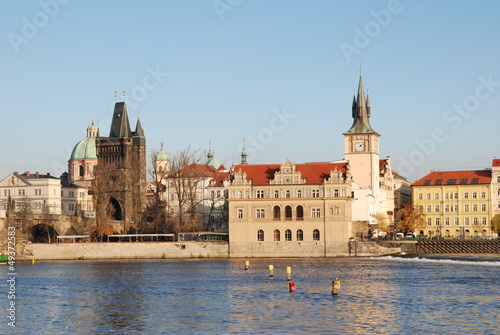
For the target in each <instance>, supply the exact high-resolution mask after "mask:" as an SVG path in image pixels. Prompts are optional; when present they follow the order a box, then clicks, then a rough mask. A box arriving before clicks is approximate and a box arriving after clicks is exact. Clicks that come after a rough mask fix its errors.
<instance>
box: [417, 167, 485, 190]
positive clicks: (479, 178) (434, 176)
mask: <svg viewBox="0 0 500 335" xmlns="http://www.w3.org/2000/svg"><path fill="white" fill-rule="evenodd" d="M439 180H441V181H439ZM436 181H437V183H436ZM489 183H491V170H472V171H435V172H431V173H429V174H428V175H426V176H425V177H422V178H420V179H419V180H417V181H416V182H414V183H413V184H411V186H443V185H474V184H489Z"/></svg>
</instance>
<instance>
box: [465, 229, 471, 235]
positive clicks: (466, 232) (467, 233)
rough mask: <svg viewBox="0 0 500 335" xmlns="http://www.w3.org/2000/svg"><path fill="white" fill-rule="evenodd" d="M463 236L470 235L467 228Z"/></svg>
mask: <svg viewBox="0 0 500 335" xmlns="http://www.w3.org/2000/svg"><path fill="white" fill-rule="evenodd" d="M465 237H470V231H469V229H466V230H465Z"/></svg>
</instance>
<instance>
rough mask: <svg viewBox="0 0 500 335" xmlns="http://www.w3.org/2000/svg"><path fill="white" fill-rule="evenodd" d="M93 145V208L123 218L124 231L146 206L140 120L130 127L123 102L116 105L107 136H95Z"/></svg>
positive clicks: (143, 148)
mask: <svg viewBox="0 0 500 335" xmlns="http://www.w3.org/2000/svg"><path fill="white" fill-rule="evenodd" d="M96 148H97V159H98V162H97V169H96V173H95V183H94V185H93V186H94V187H93V193H94V194H96V195H98V198H99V199H98V200H97V201H98V202H101V205H102V206H96V210H97V211H99V208H101V211H102V212H106V215H108V216H111V217H110V219H112V220H115V221H123V222H124V224H123V226H122V227H124V228H123V229H124V230H127V229H128V228H129V227H130V225H135V226H137V225H138V224H140V223H141V220H142V215H143V213H144V211H145V209H146V137H145V135H144V130H143V128H142V125H141V122H140V121H139V119H137V124H136V128H135V131H132V130H131V128H130V123H129V118H128V113H127V106H126V104H125V102H117V103H116V104H115V109H114V113H113V120H112V122H111V129H110V132H109V137H97V139H96ZM97 214H98V215H99V213H97ZM101 214H103V213H101ZM103 215H104V214H103ZM124 233H125V231H124Z"/></svg>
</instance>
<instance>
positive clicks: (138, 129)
mask: <svg viewBox="0 0 500 335" xmlns="http://www.w3.org/2000/svg"><path fill="white" fill-rule="evenodd" d="M134 136H138V137H145V136H144V130H143V129H142V125H141V121H140V120H139V119H137V124H136V125H135V132H134Z"/></svg>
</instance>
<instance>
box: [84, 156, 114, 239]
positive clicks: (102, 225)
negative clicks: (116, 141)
mask: <svg viewBox="0 0 500 335" xmlns="http://www.w3.org/2000/svg"><path fill="white" fill-rule="evenodd" d="M113 168H114V166H113V165H112V163H104V162H101V163H100V164H98V165H96V166H95V167H94V179H93V180H92V186H91V191H90V192H89V193H90V194H92V200H93V202H94V203H93V205H94V209H95V213H96V226H95V227H94V228H93V229H92V230H91V238H92V240H94V241H96V240H99V239H102V237H103V236H105V235H110V234H112V233H113V232H114V229H113V225H112V224H111V218H112V216H113V208H112V207H111V206H110V200H109V197H110V195H109V190H112V189H113V184H114V181H115V177H114V176H113V173H112V171H113Z"/></svg>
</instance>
